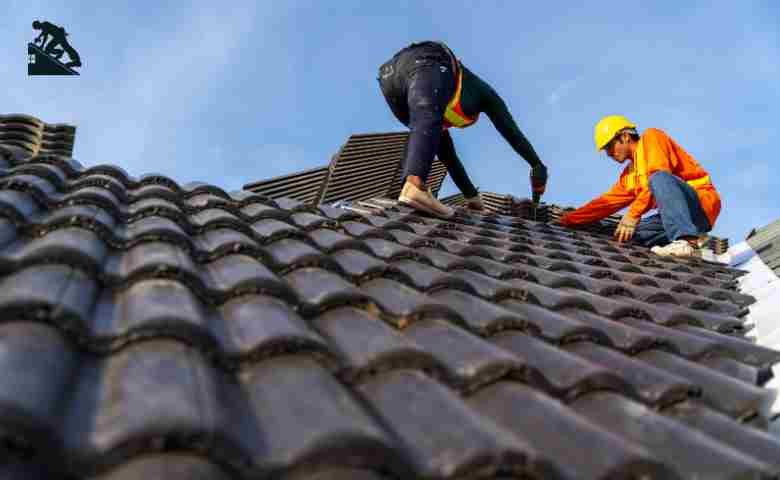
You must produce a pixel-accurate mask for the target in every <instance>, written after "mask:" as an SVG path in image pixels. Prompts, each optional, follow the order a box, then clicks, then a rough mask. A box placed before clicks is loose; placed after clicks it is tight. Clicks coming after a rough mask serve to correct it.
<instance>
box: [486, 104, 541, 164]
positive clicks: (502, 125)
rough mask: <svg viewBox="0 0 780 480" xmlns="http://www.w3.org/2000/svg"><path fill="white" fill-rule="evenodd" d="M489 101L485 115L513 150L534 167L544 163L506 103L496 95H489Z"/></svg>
mask: <svg viewBox="0 0 780 480" xmlns="http://www.w3.org/2000/svg"><path fill="white" fill-rule="evenodd" d="M487 99H488V102H487V105H486V109H485V113H486V114H487V115H488V117H489V118H490V121H491V122H493V125H494V126H495V127H496V130H498V133H500V134H501V136H502V137H504V139H505V140H506V141H507V143H509V145H510V146H511V147H512V149H513V150H514V151H515V152H517V153H518V154H519V155H520V156H521V157H523V158H524V159H525V161H526V162H528V163H529V165H531V166H532V167H533V166H535V165H538V164H540V163H542V161H541V160H540V159H539V156H538V155H537V154H536V150H534V147H533V146H532V145H531V142H529V141H528V139H527V138H526V136H525V135H523V132H521V131H520V128H518V126H517V123H515V121H514V119H513V118H512V115H511V114H510V113H509V109H507V107H506V105H505V104H504V101H503V100H501V98H500V97H499V96H498V95H497V94H495V93H493V94H492V95H489V96H488V97H487Z"/></svg>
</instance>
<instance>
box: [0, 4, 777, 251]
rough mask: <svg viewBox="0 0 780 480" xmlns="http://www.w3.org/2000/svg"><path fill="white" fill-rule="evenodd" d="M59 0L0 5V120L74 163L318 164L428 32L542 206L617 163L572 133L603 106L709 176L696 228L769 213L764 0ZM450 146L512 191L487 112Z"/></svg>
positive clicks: (235, 172)
mask: <svg viewBox="0 0 780 480" xmlns="http://www.w3.org/2000/svg"><path fill="white" fill-rule="evenodd" d="M77 3H78V8H74V7H73V5H74V2H65V1H61V2H59V1H48V2H37V1H34V0H23V1H22V0H5V1H4V2H2V4H1V5H0V18H1V19H2V20H0V27H2V28H0V32H2V33H0V35H2V36H3V37H4V38H3V41H2V43H0V53H3V58H5V59H6V60H5V61H4V62H2V63H0V74H1V75H2V79H3V86H4V88H2V89H0V106H1V107H0V111H2V112H4V113H10V112H22V113H29V114H32V115H35V116H37V117H39V118H41V119H42V120H44V121H46V122H50V123H59V122H67V123H73V124H75V125H77V126H78V131H77V137H76V148H75V151H74V157H75V158H76V159H78V160H79V161H81V162H82V163H83V164H85V165H87V166H92V165H98V164H105V163H111V164H118V165H120V166H121V167H123V168H124V169H125V170H127V171H128V172H129V173H130V174H132V175H136V176H138V175H141V174H143V173H150V172H155V173H162V174H165V175H168V176H170V177H172V178H174V179H176V180H177V181H179V182H180V183H185V182H188V181H192V180H198V181H207V182H209V183H213V184H216V185H219V186H221V187H223V188H225V189H227V190H234V189H238V188H240V187H241V186H242V185H243V184H245V183H249V182H252V181H255V180H260V179H264V178H269V177H272V176H276V175H281V174H285V173H290V172H293V171H297V170H301V169H304V168H312V167H316V166H321V165H325V164H326V163H327V162H328V160H329V159H330V156H331V155H332V154H333V153H335V151H336V150H337V149H338V148H339V146H340V145H341V144H342V143H343V142H344V141H345V139H346V138H347V137H348V136H349V135H350V134H352V133H359V132H360V133H365V132H383V131H400V130H402V129H403V126H402V125H400V124H398V123H397V121H396V120H395V118H394V117H393V116H392V114H391V113H390V111H389V110H388V108H387V106H386V104H385V102H384V100H383V98H382V96H381V94H380V92H379V89H378V87H377V83H376V80H375V77H376V68H377V67H378V65H379V64H381V63H382V62H383V61H384V60H386V59H387V58H389V57H390V56H392V54H393V53H395V51H397V50H398V49H400V48H401V47H403V46H405V45H407V44H409V43H410V42H412V41H419V40H424V39H439V40H443V41H445V42H447V43H448V44H449V45H450V46H451V47H452V49H453V50H454V51H455V53H456V54H457V55H458V56H459V57H460V58H461V59H462V61H463V63H464V64H466V65H467V66H469V68H471V69H472V70H473V71H475V72H476V73H477V74H478V75H480V76H481V77H482V78H483V79H485V80H486V81H488V82H489V83H490V84H492V85H493V87H494V88H495V89H496V90H497V91H498V92H499V94H500V95H501V96H502V97H503V98H504V100H505V101H506V103H507V104H508V106H509V108H510V111H511V112H512V113H513V115H514V117H515V120H516V121H517V123H518V125H519V126H520V128H521V129H522V130H523V131H524V132H525V134H526V135H527V136H528V138H529V139H530V140H531V142H532V143H533V145H534V147H535V148H536V150H537V152H538V153H539V155H540V157H541V158H542V160H543V161H544V162H545V163H546V164H547V165H548V167H549V169H550V183H549V186H548V193H547V195H546V196H545V201H548V202H554V203H558V204H562V205H573V206H576V205H580V204H582V203H584V202H585V201H587V200H589V199H591V198H592V197H594V196H595V195H598V194H599V193H601V192H602V191H604V190H606V189H607V188H608V187H609V186H610V185H611V184H612V183H613V182H614V180H615V179H616V178H617V176H618V174H619V172H620V167H619V166H618V165H617V164H615V163H613V162H612V161H611V160H609V159H607V158H606V157H605V156H604V155H603V154H601V155H599V154H597V153H596V152H595V151H594V148H593V139H592V132H593V126H594V124H595V122H596V121H598V119H599V118H600V117H601V116H603V115H605V114H611V113H621V114H624V115H626V116H628V117H629V118H631V119H632V120H634V121H635V122H636V123H638V125H639V127H640V129H642V128H647V127H656V128H661V129H663V130H666V131H667V132H668V133H669V134H670V135H671V136H672V137H673V138H674V139H675V140H677V141H678V142H679V143H680V144H681V145H682V146H683V147H684V148H686V149H687V150H688V151H689V152H690V153H691V154H692V155H693V156H694V157H696V158H697V159H698V160H699V161H700V163H702V164H703V165H704V167H705V168H706V169H707V170H708V171H709V172H710V174H711V175H712V178H713V181H714V183H715V185H716V187H717V188H718V190H719V191H720V192H721V195H722V198H723V212H722V213H721V217H720V219H719V220H718V223H717V224H716V226H715V230H714V233H715V234H717V235H721V236H726V237H730V238H731V240H732V243H736V241H739V240H741V239H742V238H744V236H745V234H746V233H747V232H748V231H749V230H750V228H752V227H754V226H762V225H765V224H767V223H769V222H770V221H772V220H775V219H777V218H780V208H778V205H779V204H780V202H778V198H780V194H779V193H778V192H780V175H777V174H776V173H775V172H776V167H775V165H776V164H777V161H778V159H777V153H776V151H775V150H772V149H771V147H770V144H771V142H773V140H775V139H776V138H777V129H778V119H780V93H779V92H780V89H778V85H780V68H779V66H778V64H779V62H780V60H779V59H780V55H779V54H780V51H779V50H780V33H779V30H780V7H778V6H777V5H778V4H777V3H776V2H770V1H766V2H749V1H746V2H711V1H707V2H682V3H684V5H682V6H681V5H680V3H681V2H672V1H668V2H667V1H657V2H636V3H635V2H614V3H610V2H600V4H599V5H598V6H593V5H594V4H593V2H556V1H546V2H523V1H482V2H471V1H458V0H448V1H441V2H438V1H436V2H434V1H397V2H394V1H390V0H388V1H384V2H367V1H346V0H344V1H339V2H333V1H331V2H326V1H292V0H285V1H273V2H241V1H233V2H211V1H195V2H142V1H134V2H111V1H103V2H86V1H85V2H77ZM169 3H170V5H168V4H169ZM580 3H587V5H585V6H582V5H580ZM34 19H44V20H49V21H51V22H53V23H56V24H61V25H63V26H65V27H66V29H67V30H68V32H69V33H70V36H69V39H70V42H71V44H72V45H73V46H74V47H75V48H76V49H77V50H78V51H79V53H80V55H81V58H82V61H83V63H84V66H83V67H82V68H81V73H82V75H81V76H80V77H28V76H27V75H26V65H25V63H26V61H25V59H26V47H25V44H26V43H27V42H29V41H31V40H32V39H33V38H34V36H35V32H34V31H33V30H32V27H31V22H32V21H33V20H34ZM454 139H455V143H456V147H457V149H458V152H459V155H460V157H461V159H462V160H463V162H464V164H465V167H466V169H467V171H468V172H469V174H470V176H471V177H472V180H473V181H474V183H475V184H476V185H477V186H478V187H479V188H480V189H481V190H486V191H494V192H498V193H512V194H514V195H517V196H527V195H528V191H529V186H528V180H527V178H528V165H527V163H526V162H525V161H524V160H523V159H521V158H520V157H519V156H517V155H516V154H515V153H514V152H513V151H512V150H511V148H510V147H509V146H508V145H507V144H506V142H505V141H504V140H503V139H502V138H501V137H500V136H499V135H498V133H497V132H496V131H495V129H494V128H493V126H492V124H491V123H490V121H489V120H488V119H486V118H484V119H483V120H482V121H481V122H479V123H478V124H477V125H476V126H474V127H472V128H469V129H467V130H463V131H457V132H455V134H454ZM454 192H456V189H455V187H454V185H453V184H452V183H451V182H447V184H445V188H444V191H443V194H449V193H454Z"/></svg>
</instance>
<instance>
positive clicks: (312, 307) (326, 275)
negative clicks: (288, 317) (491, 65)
mask: <svg viewBox="0 0 780 480" xmlns="http://www.w3.org/2000/svg"><path fill="white" fill-rule="evenodd" d="M285 279H286V280H287V282H288V283H289V284H290V286H291V287H292V289H293V290H294V291H295V293H296V294H297V296H298V298H299V301H300V307H301V309H302V311H303V312H304V314H306V315H312V314H314V313H316V312H319V311H322V310H325V309H328V308H331V307H333V306H339V305H348V304H356V303H365V302H367V301H368V300H369V298H368V296H367V295H365V293H363V292H361V290H360V289H358V288H357V287H355V285H353V284H351V283H350V282H348V281H347V280H345V279H344V278H342V277H341V276H340V275H338V274H336V273H333V272H330V271H328V270H323V269H321V268H313V267H312V268H310V267H306V268H299V269H297V270H295V271H293V272H291V273H288V274H287V275H286V276H285Z"/></svg>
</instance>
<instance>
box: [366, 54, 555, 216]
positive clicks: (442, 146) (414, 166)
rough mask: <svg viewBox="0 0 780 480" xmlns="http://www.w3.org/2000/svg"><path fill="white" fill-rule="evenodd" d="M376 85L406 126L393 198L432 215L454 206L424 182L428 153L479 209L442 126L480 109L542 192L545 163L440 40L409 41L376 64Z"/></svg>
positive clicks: (470, 120)
mask: <svg viewBox="0 0 780 480" xmlns="http://www.w3.org/2000/svg"><path fill="white" fill-rule="evenodd" d="M377 80H379V85H380V88H381V89H382V94H383V95H384V97H385V100H387V104H388V105H389V106H390V110H392V112H393V114H394V115H395V117H396V118H397V119H398V120H399V121H400V122H401V123H403V124H404V125H406V126H408V127H409V129H410V135H409V144H408V147H407V150H406V158H405V159H404V173H403V177H402V178H403V179H404V186H403V189H402V190H401V195H400V196H399V197H398V201H399V202H401V203H404V204H407V205H409V206H411V207H412V208H415V209H417V210H422V211H425V212H428V213H430V214H432V215H436V216H438V217H444V218H446V217H450V216H452V215H453V213H454V211H453V210H452V208H450V207H448V206H446V205H444V204H443V203H441V202H440V201H438V200H437V199H436V198H434V197H433V195H432V194H431V192H430V190H429V189H428V188H427V187H426V184H425V182H426V181H427V180H428V174H429V173H430V170H431V164H432V163H433V159H434V156H437V155H438V158H439V160H441V162H442V163H443V164H444V165H445V166H446V167H447V172H448V173H449V174H450V175H451V176H452V180H453V181H454V182H455V185H456V186H457V187H458V188H459V189H460V191H461V192H462V193H463V195H464V197H466V203H467V206H468V207H470V208H474V209H478V210H481V209H482V207H483V206H482V201H481V200H480V197H479V192H478V191H477V189H476V188H475V187H474V185H473V184H472V183H471V180H470V179H469V177H468V175H467V174H466V170H465V169H464V168H463V165H462V164H461V162H460V160H459V159H458V156H457V154H456V153H455V145H454V144H453V142H452V137H451V136H450V133H449V131H448V129H449V128H450V127H457V128H466V127H469V126H471V125H473V124H474V123H475V122H476V121H477V120H478V118H479V114H480V113H482V112H484V113H485V114H487V116H488V118H490V120H491V122H493V125H494V126H495V127H496V130H498V132H499V133H500V134H501V135H502V136H503V137H504V138H505V139H506V141H507V142H509V144H510V145H511V146H512V148H513V149H514V150H515V151H516V152H517V153H518V154H520V155H521V156H522V157H523V158H524V159H525V160H526V161H527V162H528V163H529V164H530V165H531V175H530V176H531V184H532V188H533V191H534V192H536V193H538V194H541V193H544V190H545V186H546V183H547V168H546V167H545V166H544V164H543V163H542V161H541V160H540V159H539V157H538V156H537V155H536V152H535V151H534V148H533V147H532V146H531V143H530V142H529V141H528V140H527V139H526V138H525V136H524V135H523V133H522V132H521V131H520V129H519V128H518V127H517V124H515V121H514V120H513V119H512V115H511V114H510V113H509V110H508V109H507V107H506V105H505V104H504V101H503V100H502V99H501V97H499V96H498V94H497V93H496V92H495V90H493V88H491V87H490V85H488V84H487V83H485V82H484V81H483V80H482V79H480V78H479V77H478V76H477V75H475V74H474V73H473V72H471V71H470V70H469V69H468V68H466V67H465V66H463V64H462V63H461V62H460V61H459V60H458V59H457V58H456V57H455V55H454V54H453V53H452V51H451V50H450V49H449V48H448V47H447V46H446V45H444V44H443V43H439V42H430V41H426V42H422V43H414V44H412V45H410V46H408V47H406V48H404V49H403V50H401V51H400V52H398V53H396V54H395V55H394V56H393V58H392V59H390V60H389V61H387V62H386V63H384V64H383V65H382V66H381V67H380V68H379V78H378V79H377Z"/></svg>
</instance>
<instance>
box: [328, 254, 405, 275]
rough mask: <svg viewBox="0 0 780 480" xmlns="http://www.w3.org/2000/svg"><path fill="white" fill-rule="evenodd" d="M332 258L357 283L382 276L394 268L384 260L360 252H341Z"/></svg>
mask: <svg viewBox="0 0 780 480" xmlns="http://www.w3.org/2000/svg"><path fill="white" fill-rule="evenodd" d="M331 258H332V259H333V260H334V261H335V262H336V263H337V264H338V265H339V267H341V270H342V271H343V272H344V273H346V274H347V275H349V276H350V278H352V279H353V280H356V281H357V280H360V281H363V280H365V279H368V278H374V277H377V276H380V275H382V274H383V273H385V272H388V271H389V270H390V269H391V268H392V267H390V265H388V264H387V263H385V262H383V261H382V260H379V259H378V258H376V257H373V256H371V255H369V254H367V253H365V252H361V251H359V250H352V249H345V250H339V251H338V252H336V253H334V254H332V255H331Z"/></svg>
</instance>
